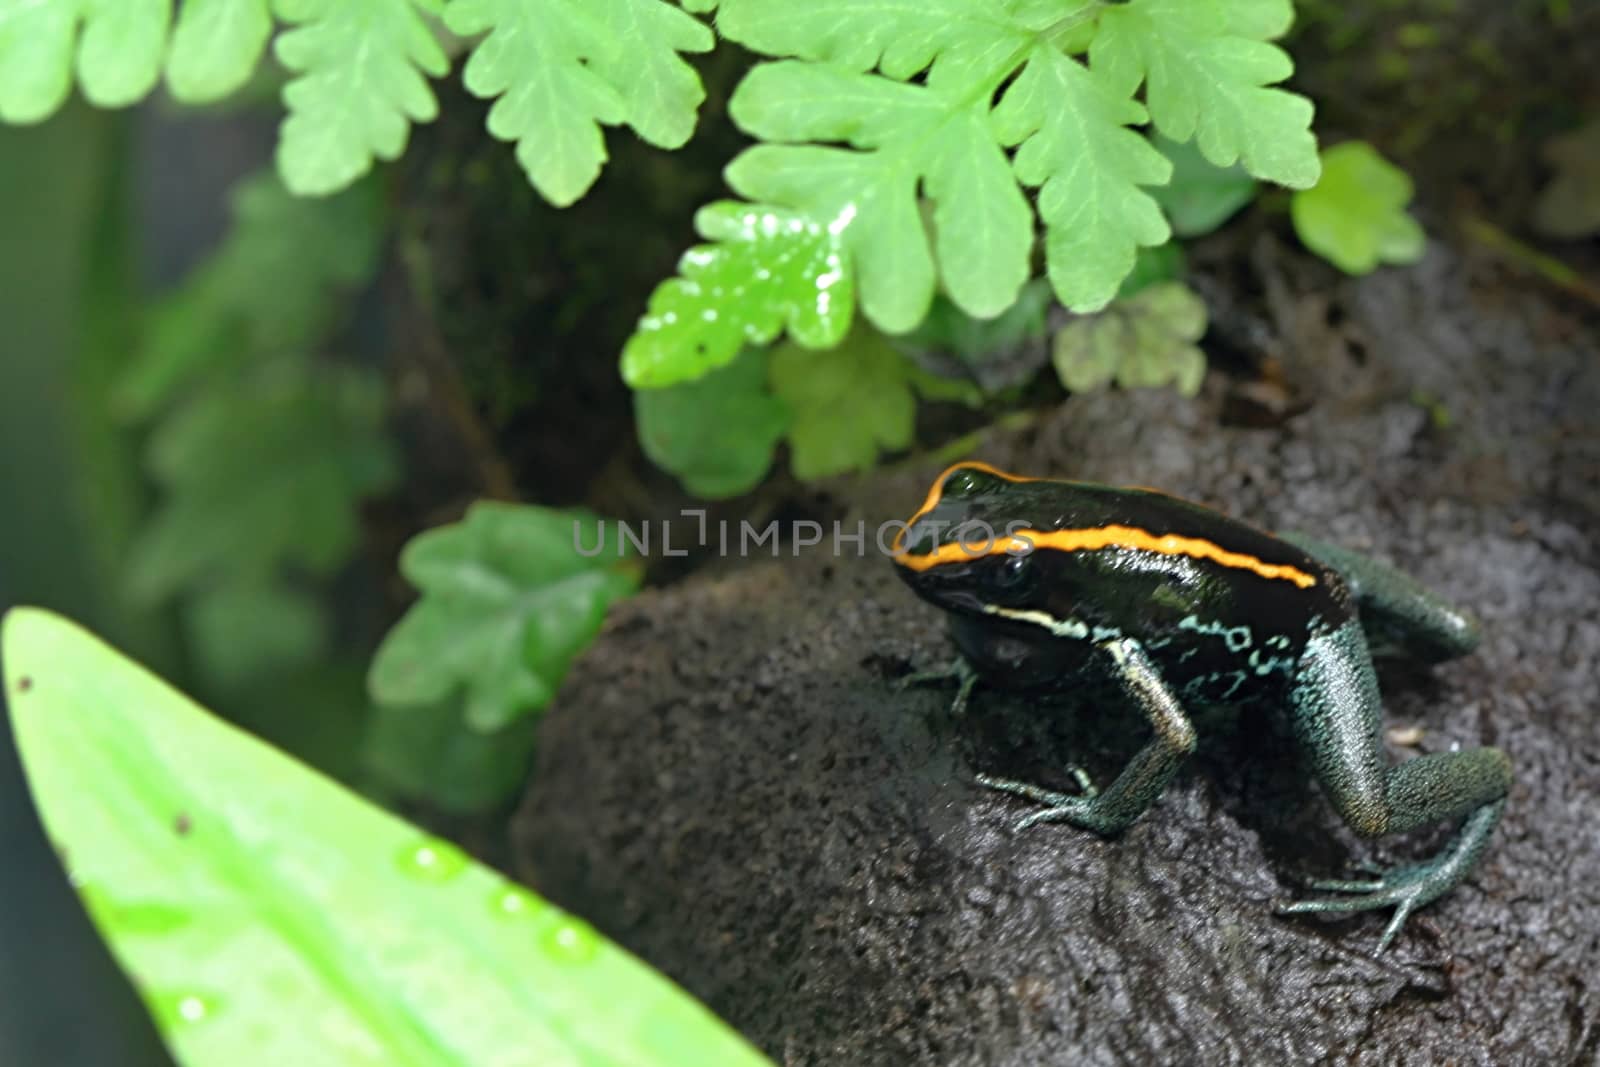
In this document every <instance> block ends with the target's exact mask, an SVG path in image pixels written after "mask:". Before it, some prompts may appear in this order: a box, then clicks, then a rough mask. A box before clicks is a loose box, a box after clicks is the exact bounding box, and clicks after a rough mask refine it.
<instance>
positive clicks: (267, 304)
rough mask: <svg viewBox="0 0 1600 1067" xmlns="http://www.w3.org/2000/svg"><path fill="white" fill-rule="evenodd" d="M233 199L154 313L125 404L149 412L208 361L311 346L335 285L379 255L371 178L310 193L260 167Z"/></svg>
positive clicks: (334, 301)
mask: <svg viewBox="0 0 1600 1067" xmlns="http://www.w3.org/2000/svg"><path fill="white" fill-rule="evenodd" d="M232 206H233V225H232V228H231V229H230V230H229V231H228V235H227V237H226V238H225V239H224V240H223V242H222V244H221V246H220V247H219V248H218V249H217V250H216V252H215V253H213V254H212V255H211V256H210V258H208V259H207V260H205V261H204V262H203V263H202V264H201V265H200V266H199V267H197V268H195V270H194V271H192V272H191V273H190V275H189V276H188V277H187V278H185V279H184V282H183V285H182V286H180V287H179V288H178V289H177V290H176V291H175V292H173V293H172V294H170V295H169V296H167V297H165V298H164V299H163V300H162V301H161V302H160V303H159V304H158V305H157V306H156V308H155V311H154V312H153V314H152V315H151V316H150V320H149V322H148V324H147V326H146V329H145V331H144V336H143V337H142V338H141V344H140V346H139V348H138V349H137V350H136V351H135V352H134V353H133V357H132V359H131V360H130V361H129V365H128V367H127V370H126V371H125V372H124V373H123V376H122V380H121V381H120V382H119V383H118V401H119V406H120V407H121V408H122V409H123V411H124V412H125V413H127V414H129V415H132V416H135V417H138V418H147V417H149V416H150V415H152V414H154V413H155V412H156V411H157V410H158V409H159V408H160V407H161V406H162V405H163V404H165V403H167V402H168V401H170V400H171V399H172V398H173V397H174V395H175V394H176V393H177V392H178V391H179V390H180V389H181V388H183V387H184V386H186V385H188V384H190V383H191V382H193V381H194V380H195V379H196V378H197V377H199V376H202V375H204V374H205V373H207V372H209V371H214V370H216V369H218V368H227V367H235V366H238V365H239V364H241V363H243V362H247V361H250V360H253V359H258V358H259V357H262V356H278V355H282V354H284V353H296V352H303V351H306V350H308V349H310V348H311V347H312V346H313V345H314V344H315V343H316V342H317V341H318V340H319V336H320V334H321V333H322V332H323V330H325V329H326V327H327V326H328V325H329V322H330V320H331V319H332V317H333V314H334V311H335V309H336V308H337V307H338V306H339V304H338V298H339V296H340V295H341V293H342V292H348V290H350V289H351V288H353V287H354V286H355V285H357V284H358V283H360V282H362V281H364V280H366V279H367V278H369V277H370V276H371V274H372V271H373V269H374V267H375V265H376V263H377V257H378V244H379V241H380V240H381V234H382V220H381V216H380V211H379V208H380V204H379V189H378V186H377V184H376V183H375V182H371V181H368V182H362V183H359V184H357V185H355V186H354V187H352V188H350V189H347V190H345V191H343V192H341V193H339V194H338V195H337V196H330V197H326V198H320V199H314V200H312V199H306V198H303V197H295V196H292V195H290V193H289V191H288V190H287V189H285V188H284V186H283V183H282V182H281V181H280V180H279V178H278V177H277V175H275V174H271V173H266V174H259V175H256V176H254V177H251V178H247V179H245V180H244V181H242V182H241V183H240V184H239V185H238V186H237V187H236V188H235V189H234V190H233V193H232Z"/></svg>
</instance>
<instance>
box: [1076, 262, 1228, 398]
mask: <svg viewBox="0 0 1600 1067" xmlns="http://www.w3.org/2000/svg"><path fill="white" fill-rule="evenodd" d="M1205 332H1206V306H1205V302H1204V301H1203V300H1201V299H1200V298H1199V297H1198V296H1196V295H1195V293H1194V292H1193V291H1192V290H1191V289H1189V287H1188V286H1186V285H1184V284H1182V283H1181V282H1161V283H1158V284H1156V285H1152V286H1150V287H1148V288H1146V289H1143V290H1141V291H1140V292H1139V293H1137V294H1136V295H1134V296H1131V297H1128V298H1126V299H1123V300H1118V301H1117V302H1116V303H1114V304H1112V305H1111V306H1110V307H1109V308H1107V309H1106V310H1105V311H1102V312H1100V313H1099V314H1096V315H1085V316H1081V317H1079V318H1076V319H1074V320H1072V321H1071V322H1069V323H1067V325H1066V326H1064V327H1062V329H1061V331H1060V332H1059V333H1057V334H1056V338H1055V353H1054V358H1055V365H1056V373H1057V374H1058V375H1059V376H1060V378H1061V384H1062V385H1064V386H1066V387H1067V388H1068V389H1070V390H1072V391H1073V392H1075V393H1082V392H1089V391H1091V390H1094V389H1100V388H1104V387H1105V386H1106V385H1109V384H1110V383H1111V382H1112V381H1115V382H1116V383H1117V384H1118V385H1120V386H1122V387H1123V388H1124V389H1142V388H1154V387H1158V386H1163V385H1169V384H1170V385H1174V386H1176V387H1177V389H1178V391H1179V392H1180V393H1183V394H1184V395H1186V396H1192V395H1194V394H1195V393H1196V392H1198V391H1199V389H1200V382H1201V380H1202V379H1203V378H1204V377H1205V372H1206V357H1205V353H1203V352H1201V351H1200V349H1199V348H1198V347H1196V345H1195V342H1196V341H1198V340H1199V339H1200V338H1201V336H1202V335H1204V333H1205Z"/></svg>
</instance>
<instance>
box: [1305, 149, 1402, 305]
mask: <svg viewBox="0 0 1600 1067" xmlns="http://www.w3.org/2000/svg"><path fill="white" fill-rule="evenodd" d="M1411 194H1412V187H1411V179H1410V178H1409V177H1407V176H1406V173H1405V171H1403V170H1401V169H1400V168H1398V167H1396V166H1394V165H1393V164H1392V163H1390V162H1388V161H1387V160H1385V159H1384V158H1383V157H1382V156H1380V155H1379V154H1378V152H1377V150H1376V149H1375V148H1373V147H1372V146H1371V145H1370V144H1367V143H1366V142H1365V141H1346V142H1345V143H1344V144H1340V145H1335V146H1334V147H1332V148H1330V149H1328V150H1327V151H1326V152H1324V153H1323V154H1322V179H1321V180H1320V181H1319V182H1317V184H1316V185H1315V186H1314V187H1313V188H1310V189H1306V190H1303V191H1301V192H1297V193H1295V194H1294V199H1293V200H1292V201H1291V203H1290V213H1291V215H1292V217H1293V219H1294V230H1295V233H1297V234H1299V236H1300V240H1301V241H1302V242H1304V243H1305V246H1306V247H1307V248H1309V249H1311V251H1313V252H1315V253H1316V254H1317V255H1319V256H1321V257H1322V258H1323V259H1326V260H1327V261H1328V262H1329V263H1332V264H1333V265H1334V266H1336V267H1338V268H1339V269H1340V270H1342V271H1344V272H1345V273H1346V274H1367V273H1370V272H1371V271H1373V270H1375V269H1376V268H1377V266H1378V265H1379V264H1380V263H1415V262H1417V261H1418V260H1419V259H1421V258H1422V254H1423V252H1424V251H1425V250H1426V247H1427V235H1426V234H1424V233H1423V232H1422V227H1421V226H1419V225H1417V221H1416V220H1415V219H1413V218H1412V217H1411V216H1410V215H1407V214H1406V210H1405V208H1406V205H1407V204H1409V203H1410V202H1411Z"/></svg>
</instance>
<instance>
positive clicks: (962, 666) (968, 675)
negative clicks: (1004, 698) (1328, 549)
mask: <svg viewBox="0 0 1600 1067" xmlns="http://www.w3.org/2000/svg"><path fill="white" fill-rule="evenodd" d="M949 681H954V682H955V683H956V698H955V700H953V701H951V702H950V714H952V715H955V716H958V717H959V716H961V715H962V714H964V713H965V712H966V710H967V703H968V702H969V701H970V700H971V699H972V690H973V687H974V686H976V685H977V684H978V672H977V670H975V669H974V668H973V666H972V664H970V663H968V662H967V661H966V660H965V659H963V658H962V657H960V656H957V657H956V658H955V659H954V660H952V661H950V663H948V664H946V665H945V666H943V667H941V668H939V669H938V670H936V671H918V672H917V673H915V674H908V675H906V676H905V677H904V678H902V679H900V681H899V682H897V683H896V685H895V688H897V689H900V690H906V689H910V688H912V687H913V686H918V685H942V684H944V683H945V682H949Z"/></svg>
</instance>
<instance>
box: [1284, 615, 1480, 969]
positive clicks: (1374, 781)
mask: <svg viewBox="0 0 1600 1067" xmlns="http://www.w3.org/2000/svg"><path fill="white" fill-rule="evenodd" d="M1290 709H1291V713H1292V715H1293V717H1294V728H1295V734H1296V736H1297V738H1298V739H1299V741H1300V744H1301V745H1302V747H1303V748H1304V749H1305V751H1306V752H1307V754H1308V755H1309V756H1310V758H1311V761H1312V764H1313V766H1314V767H1315V768H1316V773H1317V778H1318V779H1319V780H1320V781H1321V782H1322V786H1323V788H1324V789H1325V790H1326V791H1327V793H1328V796H1329V799H1330V800H1331V801H1332V802H1333V806H1334V807H1335V808H1336V809H1337V810H1338V812H1339V814H1340V816H1341V817H1343V819H1344V821H1345V822H1346V823H1348V824H1349V825H1350V826H1351V828H1352V829H1354V830H1355V831H1356V832H1357V833H1359V834H1361V835H1362V836H1363V837H1380V836H1383V835H1385V834H1398V833H1404V832H1406V831H1407V830H1413V829H1416V828H1417V827H1419V826H1425V825H1427V824H1429V823H1434V822H1440V821H1442V820H1445V819H1457V818H1461V817H1462V816H1466V820H1465V822H1463V824H1462V826H1461V830H1460V831H1459V832H1458V833H1457V834H1456V836H1455V838H1454V839H1453V840H1452V841H1451V842H1450V844H1448V845H1447V846H1445V848H1444V849H1443V851H1441V852H1440V853H1439V854H1438V855H1437V856H1434V857H1433V858H1432V859H1429V860H1427V861H1425V862H1423V863H1418V864H1412V865H1408V866H1403V867H1397V868H1395V869H1393V870H1390V871H1388V872H1387V873H1385V874H1384V875H1382V876H1381V877H1379V878H1377V879H1375V880H1373V881H1366V882H1327V883H1322V885H1321V888H1325V889H1330V890H1336V891H1343V892H1347V893H1351V894H1354V895H1351V896H1342V897H1332V898H1325V899H1319V900H1306V901H1300V902H1298V903H1295V904H1289V905H1286V906H1284V907H1282V908H1280V910H1281V911H1284V912H1319V911H1328V912H1344V911H1362V910H1366V909H1369V908H1385V907H1393V908H1394V909H1395V911H1394V917H1393V919H1392V920H1390V922H1389V925H1388V928H1387V929H1385V930H1384V932H1383V937H1382V939H1381V940H1380V941H1379V942H1378V951H1379V952H1382V951H1383V950H1384V948H1385V947H1387V946H1388V944H1389V942H1390V941H1391V940H1392V939H1393V938H1394V936H1395V934H1396V933H1398V932H1399V930H1400V927H1401V926H1402V925H1404V923H1405V920H1406V917H1407V916H1408V915H1410V914H1411V913H1412V912H1413V911H1415V910H1416V909H1418V908H1420V907H1422V906H1423V905H1425V904H1428V903H1429V902H1431V901H1433V900H1437V899H1438V898H1439V897H1441V896H1443V895H1444V894H1445V893H1448V892H1449V891H1450V890H1451V889H1453V888H1455V887H1456V886H1457V885H1459V884H1460V883H1461V881H1462V880H1463V879H1465V878H1466V876H1467V874H1468V873H1469V872H1470V871H1471V870H1472V868H1473V866H1474V865H1475V864H1476V863H1477V861H1478V858H1479V857H1480V856H1481V855H1482V854H1483V850H1484V847H1485V846H1486V845H1487V844H1488V840H1489V835H1490V833H1491V832H1493V830H1494V827H1495V824H1496V823H1497V822H1499V821H1500V813H1501V811H1502V809H1504V807H1505V797H1506V794H1507V792H1509V791H1510V788H1511V763H1510V761H1509V760H1507V759H1506V756H1505V754H1504V753H1503V752H1501V751H1500V750H1499V749H1495V748H1477V749H1471V750H1468V751H1465V752H1440V753H1435V754H1433V755H1428V756H1422V757H1419V758H1417V759H1413V760H1410V761H1408V762H1405V763H1402V764H1399V765H1398V766H1394V767H1389V766H1386V765H1385V760H1384V754H1383V746H1382V743H1381V741H1380V740H1379V730H1380V728H1381V725H1382V724H1381V719H1382V707H1381V704H1380V702H1379V697H1378V682H1377V677H1376V675H1375V674H1374V673H1373V669H1372V660H1371V657H1370V655H1369V654H1368V652H1367V646H1366V641H1365V639H1364V638H1363V636H1362V632H1361V627H1360V626H1359V625H1358V624H1357V623H1355V622H1348V623H1346V624H1344V625H1343V626H1341V627H1340V628H1339V629H1338V630H1335V631H1334V632H1333V633H1331V634H1324V635H1321V636H1319V637H1315V638H1313V639H1312V640H1311V641H1310V643H1309V644H1308V645H1307V646H1306V651H1305V654H1304V656H1303V657H1302V659H1301V662H1300V665H1299V667H1298V669H1297V671H1296V675H1295V682H1294V688H1293V691H1292V693H1291V696H1290Z"/></svg>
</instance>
